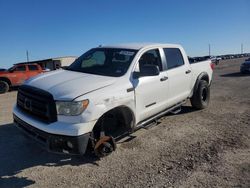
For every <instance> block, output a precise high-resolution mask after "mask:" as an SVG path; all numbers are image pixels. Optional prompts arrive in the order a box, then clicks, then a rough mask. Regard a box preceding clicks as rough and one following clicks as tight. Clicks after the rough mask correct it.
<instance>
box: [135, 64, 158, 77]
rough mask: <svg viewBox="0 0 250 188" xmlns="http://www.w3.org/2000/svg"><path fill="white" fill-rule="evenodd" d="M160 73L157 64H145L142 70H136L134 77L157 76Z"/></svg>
mask: <svg viewBox="0 0 250 188" xmlns="http://www.w3.org/2000/svg"><path fill="white" fill-rule="evenodd" d="M159 74H160V70H159V67H158V66H157V65H144V66H142V67H141V68H140V72H134V74H133V77H134V78H139V77H144V76H157V75H159Z"/></svg>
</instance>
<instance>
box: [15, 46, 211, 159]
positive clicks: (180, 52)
mask: <svg viewBox="0 0 250 188" xmlns="http://www.w3.org/2000/svg"><path fill="white" fill-rule="evenodd" d="M212 69H213V64H212V62H211V61H210V60H207V61H203V62H199V63H198V62H197V63H194V64H190V63H189V60H188V57H187V55H186V53H185V51H184V49H183V48H182V47H181V46H180V45H174V44H128V45H116V46H104V47H98V48H93V49H91V50H89V51H88V52H86V53H85V54H83V55H82V56H80V57H79V58H78V59H77V60H76V61H75V62H74V63H73V64H72V65H70V66H69V67H68V68H67V69H66V70H57V71H53V72H51V73H48V74H46V75H41V76H38V77H36V78H35V79H30V80H28V81H27V82H25V83H24V85H22V86H21V87H20V88H19V91H18V96H17V104H16V106H15V107H14V109H13V115H14V122H15V124H16V125H17V127H19V128H20V129H21V130H23V131H24V132H26V133H27V134H29V135H30V136H31V137H33V138H35V139H36V140H38V141H39V142H40V143H43V144H44V145H45V146H46V147H47V149H48V150H49V151H52V152H64V153H69V154H84V153H85V151H86V148H87V146H88V144H90V146H91V148H93V149H94V151H95V153H96V155H98V156H105V155H107V154H109V153H111V152H112V151H113V150H114V149H115V141H116V140H119V139H120V138H121V137H122V136H124V135H127V134H130V133H131V132H133V131H135V130H137V129H139V128H141V127H144V126H147V125H148V124H149V123H151V122H153V121H155V120H156V119H157V118H159V117H161V116H163V115H164V114H166V113H169V112H172V113H177V112H179V111H180V107H181V106H182V105H183V104H184V103H185V102H186V100H187V99H190V100H191V104H192V106H193V107H194V108H196V109H203V108H206V107H207V106H208V104H209V99H210V87H209V86H210V83H211V80H212V72H213V70H212Z"/></svg>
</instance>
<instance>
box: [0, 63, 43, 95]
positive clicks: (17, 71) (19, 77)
mask: <svg viewBox="0 0 250 188" xmlns="http://www.w3.org/2000/svg"><path fill="white" fill-rule="evenodd" d="M42 72H43V70H42V68H41V67H40V65H38V64H28V63H27V64H16V65H14V66H13V67H11V68H9V69H8V70H3V71H0V93H5V92H7V91H9V88H10V87H12V86H20V85H21V84H22V83H23V82H24V81H25V80H27V79H29V78H31V77H32V76H36V75H37V74H40V73H42Z"/></svg>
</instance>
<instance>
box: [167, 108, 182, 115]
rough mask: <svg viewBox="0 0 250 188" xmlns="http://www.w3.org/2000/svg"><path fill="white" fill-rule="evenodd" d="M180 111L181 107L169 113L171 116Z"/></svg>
mask: <svg viewBox="0 0 250 188" xmlns="http://www.w3.org/2000/svg"><path fill="white" fill-rule="evenodd" d="M180 111H181V106H180V107H178V108H176V109H173V110H171V111H170V113H171V114H174V115H175V114H178V113H179V112H180Z"/></svg>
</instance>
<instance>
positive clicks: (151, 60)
mask: <svg viewBox="0 0 250 188" xmlns="http://www.w3.org/2000/svg"><path fill="white" fill-rule="evenodd" d="M144 65H157V66H158V67H159V70H160V71H162V70H163V69H162V62H161V57H160V53H159V50H158V49H154V50H149V51H147V52H145V53H144V54H143V55H142V56H141V58H140V59H139V69H140V68H141V67H142V66H144Z"/></svg>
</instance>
